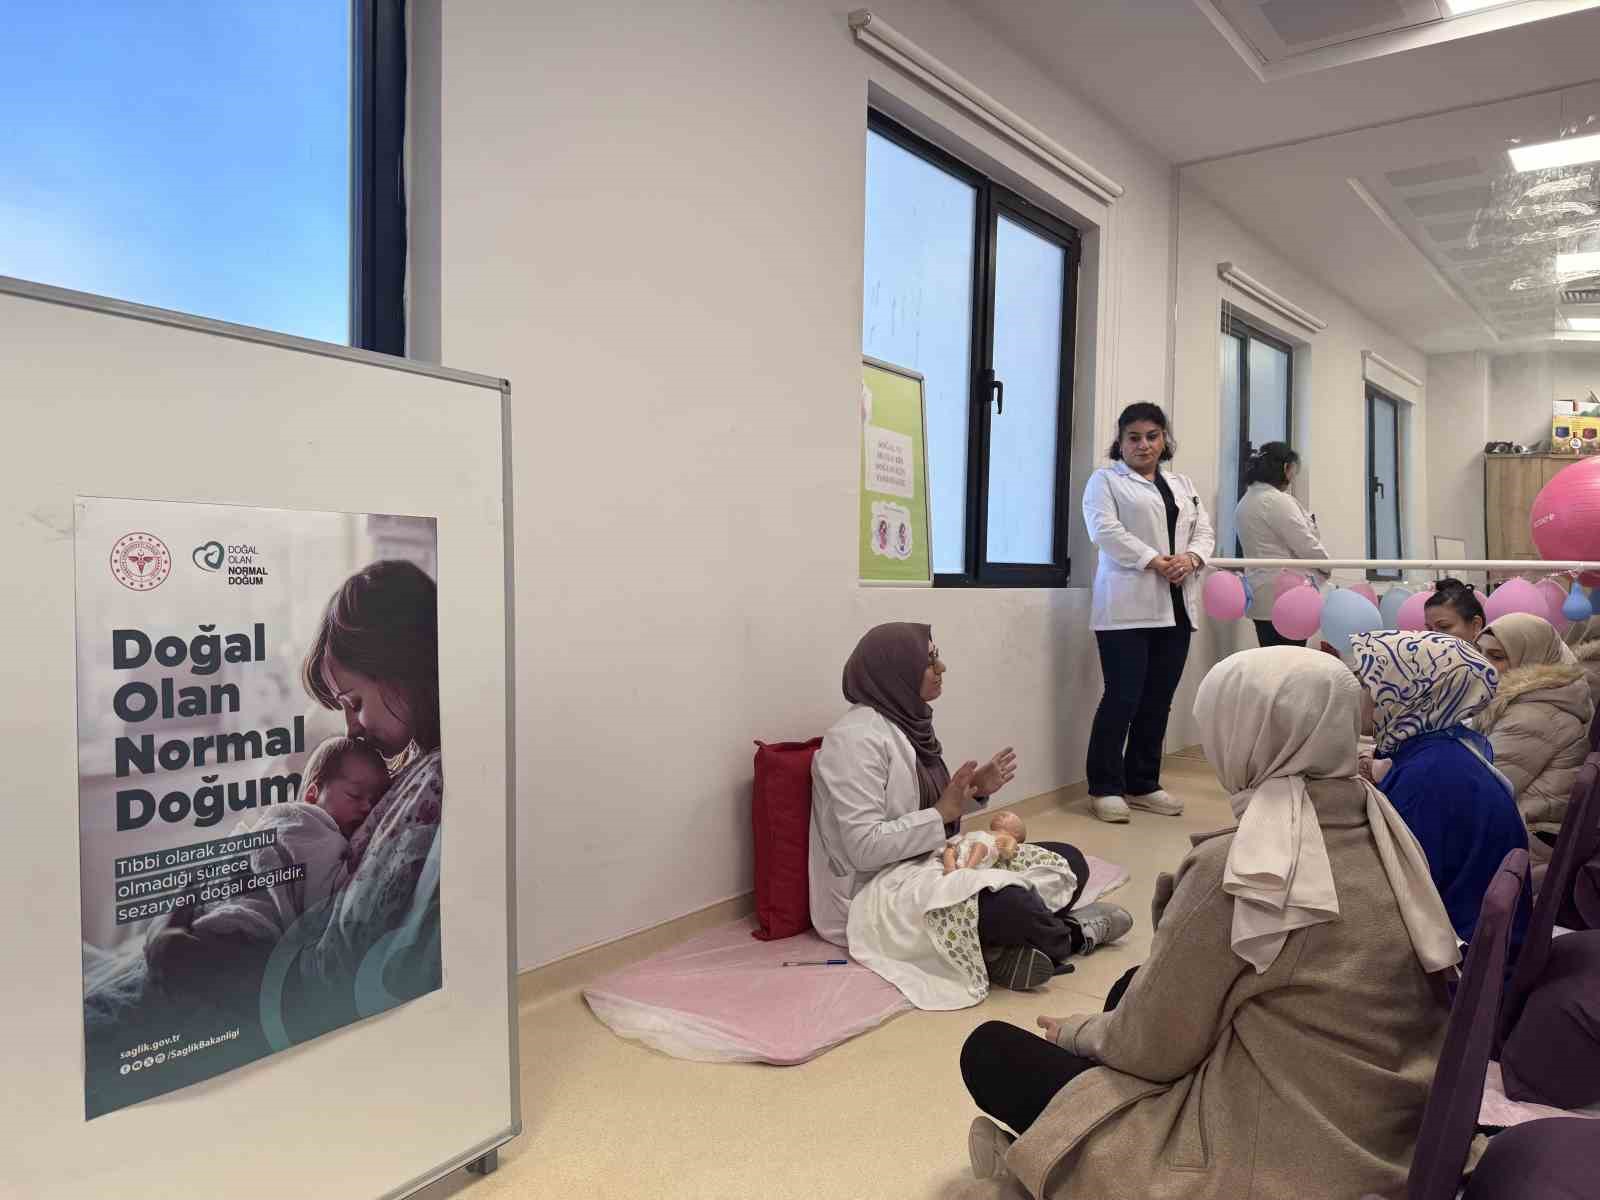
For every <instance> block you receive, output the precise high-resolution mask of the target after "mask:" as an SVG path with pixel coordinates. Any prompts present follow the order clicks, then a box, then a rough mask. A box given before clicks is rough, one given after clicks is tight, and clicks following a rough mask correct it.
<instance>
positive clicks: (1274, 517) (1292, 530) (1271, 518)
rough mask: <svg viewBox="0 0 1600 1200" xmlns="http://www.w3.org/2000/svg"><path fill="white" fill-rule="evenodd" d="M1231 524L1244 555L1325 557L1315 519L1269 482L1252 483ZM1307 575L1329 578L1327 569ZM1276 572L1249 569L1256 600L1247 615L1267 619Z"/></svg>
mask: <svg viewBox="0 0 1600 1200" xmlns="http://www.w3.org/2000/svg"><path fill="white" fill-rule="evenodd" d="M1233 525H1234V528H1235V529H1236V530H1238V533H1239V545H1240V547H1241V548H1242V549H1243V550H1244V557H1246V558H1310V559H1317V558H1327V557H1328V551H1327V550H1326V549H1325V548H1324V547H1323V545H1322V537H1321V535H1320V534H1319V533H1318V532H1317V526H1316V522H1315V521H1313V520H1312V518H1311V517H1310V516H1309V515H1308V514H1307V513H1306V510H1305V509H1304V508H1302V507H1301V506H1300V501H1298V500H1297V499H1295V498H1294V497H1293V496H1291V495H1290V494H1289V493H1288V492H1283V491H1279V490H1278V489H1277V488H1275V487H1273V486H1272V485H1271V484H1270V483H1252V484H1251V485H1250V488H1249V490H1248V491H1247V492H1245V494H1244V498H1243V499H1242V500H1240V501H1239V507H1238V508H1236V509H1234V511H1233ZM1306 574H1307V575H1308V576H1310V577H1314V578H1316V579H1319V580H1321V581H1323V582H1326V581H1327V580H1328V579H1329V575H1328V573H1327V572H1326V571H1307V572H1306ZM1278 575H1279V572H1278V571H1277V570H1276V569H1274V568H1263V569H1262V570H1259V571H1251V572H1249V579H1250V587H1251V590H1252V591H1253V592H1254V593H1255V603H1254V604H1252V605H1251V606H1250V618H1251V620H1255V621H1270V620H1271V619H1272V605H1273V603H1274V602H1275V601H1276V600H1277V596H1276V595H1275V594H1274V592H1275V591H1276V587H1277V579H1278Z"/></svg>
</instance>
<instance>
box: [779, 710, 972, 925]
mask: <svg viewBox="0 0 1600 1200" xmlns="http://www.w3.org/2000/svg"><path fill="white" fill-rule="evenodd" d="M921 804H922V791H921V788H920V787H919V786H918V784H917V752H916V750H915V749H914V748H913V747H912V745H911V740H910V739H909V738H908V737H906V735H905V734H903V733H901V732H900V730H899V729H897V728H895V726H894V725H892V724H890V723H889V722H888V721H887V720H885V719H884V718H883V717H882V716H880V715H879V714H878V712H877V710H875V709H872V708H869V707H867V706H866V705H857V706H856V707H854V708H852V709H851V710H850V711H849V712H847V713H845V715H844V716H842V717H840V718H839V720H838V721H837V722H835V723H834V726H833V728H832V729H830V730H828V732H827V733H826V734H824V735H823V738H822V749H820V750H818V751H817V753H816V757H814V758H813V759H812V760H811V853H810V871H811V924H812V925H814V926H815V927H816V930H817V933H818V934H820V935H821V936H822V937H824V938H826V939H827V940H828V941H830V942H832V943H833V944H834V945H836V946H844V945H848V933H847V922H848V920H849V917H850V901H851V899H852V898H853V897H854V896H855V894H856V893H857V892H859V891H860V890H861V889H862V888H863V887H865V886H866V885H867V884H868V883H869V882H871V880H872V878H873V876H875V875H877V873H878V872H879V871H881V870H883V868H885V867H888V866H892V865H894V864H895V863H898V862H902V861H904V860H905V859H908V858H914V857H916V856H917V855H921V854H927V853H928V852H929V851H931V850H936V849H941V848H942V847H943V846H944V836H945V835H944V822H943V821H942V820H940V818H939V813H938V811H937V810H935V809H932V808H922V807H921Z"/></svg>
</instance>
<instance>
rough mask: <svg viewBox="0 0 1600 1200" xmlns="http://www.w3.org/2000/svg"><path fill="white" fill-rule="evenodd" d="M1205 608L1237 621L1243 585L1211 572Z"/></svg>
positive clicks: (1232, 577)
mask: <svg viewBox="0 0 1600 1200" xmlns="http://www.w3.org/2000/svg"><path fill="white" fill-rule="evenodd" d="M1563 598H1564V597H1563ZM1205 606H1206V615H1207V616H1208V617H1210V618H1211V619H1212V620H1214V621H1237V620H1238V619H1239V618H1240V617H1242V616H1244V610H1245V608H1246V602H1245V595H1244V583H1243V582H1242V581H1241V580H1240V578H1239V577H1238V576H1237V575H1235V574H1234V573H1233V572H1232V571H1214V572H1212V574H1211V578H1209V579H1207V580H1206V587H1205Z"/></svg>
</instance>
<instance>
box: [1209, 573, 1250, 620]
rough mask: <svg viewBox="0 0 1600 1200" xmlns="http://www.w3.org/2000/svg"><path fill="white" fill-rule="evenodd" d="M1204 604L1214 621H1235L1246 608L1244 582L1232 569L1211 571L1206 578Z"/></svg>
mask: <svg viewBox="0 0 1600 1200" xmlns="http://www.w3.org/2000/svg"><path fill="white" fill-rule="evenodd" d="M1205 606H1206V615H1207V616H1208V617H1210V618H1211V619H1212V620H1214V621H1237V620H1238V619H1239V618H1240V617H1242V616H1244V610H1245V608H1246V604H1245V598H1244V582H1243V581H1242V580H1241V579H1240V578H1239V577H1238V576H1237V575H1235V574H1234V573H1233V572H1232V571H1213V572H1212V574H1211V577H1210V578H1209V579H1207V580H1206V587H1205Z"/></svg>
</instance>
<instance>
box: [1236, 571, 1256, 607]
mask: <svg viewBox="0 0 1600 1200" xmlns="http://www.w3.org/2000/svg"><path fill="white" fill-rule="evenodd" d="M1239 578H1240V579H1241V580H1242V581H1243V582H1244V609H1245V612H1249V611H1250V607H1251V605H1253V604H1254V603H1255V602H1256V590H1255V588H1253V587H1251V586H1250V576H1248V575H1241V576H1239Z"/></svg>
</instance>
